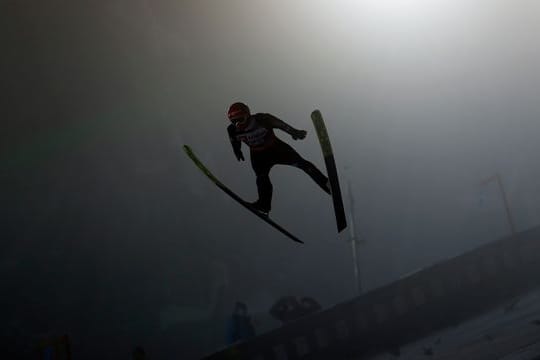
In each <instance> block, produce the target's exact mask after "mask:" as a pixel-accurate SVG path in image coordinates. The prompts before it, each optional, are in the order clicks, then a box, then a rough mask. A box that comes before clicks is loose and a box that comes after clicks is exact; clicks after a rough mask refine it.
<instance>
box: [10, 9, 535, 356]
mask: <svg viewBox="0 0 540 360" xmlns="http://www.w3.org/2000/svg"><path fill="white" fill-rule="evenodd" d="M0 14H1V15H0V28H1V31H0V37H1V41H2V49H3V50H2V56H0V63H1V64H2V66H1V71H2V82H1V84H2V89H3V91H2V107H1V109H2V110H1V118H2V131H0V139H1V144H0V151H1V152H0V159H1V160H0V161H1V163H2V166H1V168H2V171H1V173H0V174H1V178H2V193H1V204H2V206H1V218H2V219H3V221H2V222H1V224H2V225H1V238H2V249H3V250H2V252H1V253H0V268H1V272H2V278H1V282H0V287H1V288H2V289H3V291H2V292H3V296H2V297H1V304H2V306H1V311H2V317H3V318H4V319H5V322H6V323H7V326H6V327H5V328H4V329H3V331H4V332H5V333H6V334H5V335H6V336H2V337H3V338H6V339H17V341H19V342H21V343H24V344H26V343H31V342H32V341H34V339H37V338H39V337H40V336H42V334H49V335H56V334H58V333H60V334H62V333H64V332H68V333H70V334H71V336H72V337H73V338H74V340H73V341H74V346H73V351H74V354H75V358H77V359H86V358H88V359H89V358H95V357H96V356H98V355H97V354H100V355H99V356H98V357H101V358H106V357H103V356H108V354H115V355H114V356H116V357H118V356H127V355H123V354H129V352H130V351H131V347H133V346H135V345H137V344H143V345H145V346H148V347H149V348H151V349H159V348H160V346H161V345H160V340H159V339H160V336H161V335H160V334H161V333H160V331H163V330H162V329H163V326H164V325H163V324H164V321H165V323H166V324H168V322H167V321H172V322H179V323H182V321H183V320H182V317H181V316H180V317H178V316H177V317H175V318H174V319H167V314H169V313H170V312H171V311H172V312H175V311H176V312H181V310H178V309H187V310H186V311H185V313H186V314H188V315H185V316H186V317H188V318H190V319H192V318H195V319H197V318H198V316H199V315H197V314H199V312H200V313H201V314H203V315H200V316H199V318H200V317H202V318H204V317H205V316H206V315H205V314H206V313H207V312H205V311H207V310H206V309H209V308H212V307H213V306H214V302H215V301H216V299H215V296H216V295H215V294H216V291H217V290H216V289H217V288H219V287H220V286H222V285H224V284H225V285H226V287H225V288H226V290H225V295H224V298H223V299H225V300H223V301H224V305H223V306H224V309H225V310H224V314H225V315H227V314H228V313H229V312H230V311H232V304H234V302H235V301H237V300H240V301H243V302H245V303H246V304H248V306H249V310H250V312H252V313H266V312H267V311H268V309H269V307H270V306H271V305H272V304H273V303H274V302H275V301H276V300H277V299H278V298H279V297H281V296H284V295H307V296H311V297H313V298H315V299H317V301H319V302H320V303H321V304H322V305H323V307H329V306H332V305H334V304H337V303H339V302H341V301H345V300H347V299H350V298H351V297H353V296H356V295H357V294H356V289H355V280H354V276H353V275H354V274H353V263H352V255H351V248H350V243H349V242H348V237H349V234H348V233H347V232H345V233H343V234H342V235H339V236H338V235H337V234H336V232H335V224H334V217H333V216H334V215H333V211H332V207H331V201H330V199H329V198H328V196H327V195H326V194H324V193H323V192H321V191H320V189H319V188H318V187H317V186H316V185H315V184H314V183H313V182H312V181H311V180H310V179H309V178H308V177H307V176H306V175H305V174H303V173H302V172H300V171H298V170H296V169H293V168H289V167H275V168H274V169H273V170H272V173H271V178H272V181H273V183H274V202H273V210H272V214H271V215H272V217H273V219H275V220H276V221H277V222H278V223H280V224H281V225H283V226H284V227H286V228H287V229H288V230H290V231H291V232H293V233H294V234H295V235H297V236H298V237H300V238H302V239H303V240H304V241H305V243H306V244H305V245H298V244H296V243H293V242H291V241H289V240H288V239H287V238H285V237H284V236H282V235H281V234H279V233H278V232H276V231H275V230H274V229H272V228H271V227H269V226H268V225H267V224H265V223H264V222H262V221H260V220H259V219H257V218H256V217H254V216H253V215H252V214H250V213H249V212H247V211H246V210H245V209H243V208H242V207H240V206H238V205H237V204H236V203H235V202H234V201H232V200H231V199H230V198H229V197H228V196H227V195H225V194H223V193H222V192H220V191H219V189H218V188H216V187H215V186H214V185H213V184H212V183H211V182H210V181H208V180H207V179H206V178H205V177H204V175H203V174H202V173H200V171H199V170H198V169H197V168H196V167H195V166H193V164H192V163H191V162H190V160H189V159H188V158H187V157H186V156H185V154H184V153H183V152H182V145H183V144H188V145H190V146H192V148H193V149H194V151H195V152H196V153H197V155H198V156H199V157H200V158H201V160H202V161H203V162H204V163H205V164H206V165H207V166H208V167H209V168H210V169H211V170H212V171H213V173H214V174H215V175H216V176H217V177H218V178H220V179H221V180H222V181H223V182H224V183H225V184H227V185H228V186H230V188H231V189H233V190H234V191H236V192H238V194H239V195H240V196H242V197H244V198H246V199H248V200H252V199H253V200H254V199H255V196H256V187H255V179H254V175H253V172H252V170H251V168H250V166H249V161H246V162H245V163H239V162H237V161H236V159H235V157H234V155H233V153H232V149H231V146H230V143H229V141H228V138H227V134H226V126H227V125H228V120H227V119H226V110H227V107H228V106H229V105H230V104H231V103H232V102H235V101H243V102H246V103H247V104H248V105H249V106H250V107H251V109H252V111H253V112H268V113H272V114H274V115H275V116H278V117H279V118H281V119H283V120H284V121H286V122H288V123H289V124H291V125H292V126H295V127H297V128H301V129H306V130H307V131H308V137H307V138H306V139H305V140H303V141H293V140H292V139H291V138H290V137H289V136H288V135H287V134H285V133H283V132H279V131H278V136H279V137H280V138H281V139H283V140H285V141H286V142H287V143H289V144H291V145H293V146H294V147H295V148H296V149H297V150H298V151H299V152H300V153H301V154H302V155H303V156H304V157H306V158H307V159H308V160H310V161H312V162H314V163H315V164H316V165H318V166H319V167H320V168H321V169H324V162H323V158H322V154H321V152H320V147H319V144H318V141H317V139H316V136H315V133H314V130H313V128H312V124H311V120H310V118H309V115H310V113H311V111H312V110H314V109H320V110H321V112H322V114H323V115H324V117H325V120H326V122H327V127H328V130H329V133H330V136H331V140H332V145H333V148H334V153H335V156H336V161H337V165H338V171H339V174H340V176H341V185H342V188H343V189H346V188H347V186H346V185H347V183H348V182H350V184H351V187H352V189H353V195H354V198H355V204H356V207H355V213H356V218H355V219H354V221H355V223H356V226H357V229H358V231H359V233H360V236H361V237H362V239H363V240H365V242H363V243H362V244H361V246H360V247H359V250H358V251H359V258H360V263H361V277H362V283H363V287H364V290H365V291H367V290H370V289H373V288H376V287H378V286H381V285H383V284H386V283H388V282H390V281H392V280H395V279H397V278H399V277H401V276H403V275H404V274H407V273H409V272H411V271H414V270H416V269H418V268H421V267H424V266H427V265H430V264H433V263H435V262H437V261H440V260H441V259H444V258H447V257H451V256H455V255H458V254H460V253H462V252H464V251H466V250H470V249H472V248H475V247H476V246H478V245H480V244H484V243H486V242H489V241H493V240H495V239H497V238H500V237H501V236H505V235H507V234H508V233H509V232H510V228H509V224H508V221H507V216H506V213H505V209H504V204H503V202H502V199H501V194H500V192H499V189H498V187H497V184H496V182H494V181H490V182H487V183H485V184H484V185H481V182H482V181H483V180H485V179H488V178H490V177H491V176H493V175H495V174H499V175H500V178H501V179H502V182H503V184H504V187H505V190H506V194H507V197H508V201H509V205H510V210H511V215H512V217H513V220H514V222H515V226H516V229H517V230H518V231H520V230H525V229H528V228H530V227H532V226H535V225H538V224H539V223H540V205H539V203H538V199H539V196H540V185H539V181H538V179H539V176H540V167H539V166H538V153H540V142H539V141H538V134H539V133H540V101H539V94H540V71H539V69H538V64H539V63H540V42H539V41H538V34H539V31H540V26H539V24H540V3H538V2H536V1H527V0H519V1H516V0H512V1H510V0H504V1H499V0H493V1H477V2H474V3H472V2H470V1H465V0H461V1H456V0H429V1H428V0H407V1H397V0H395V1H391V0H363V1H346V0H340V1H305V0H303V1H294V2H288V1H284V0H279V1H271V2H270V1H246V0H231V1H227V2H223V1H221V2H220V1H172V0H154V1H143V0H139V1H121V0H108V1H92V2H88V3H83V2H66V1H59V0H53V1H47V2H43V1H25V2H20V1H2V2H1V3H0ZM244 154H245V155H247V154H248V151H247V149H246V148H245V146H244ZM344 200H345V203H346V206H347V207H348V206H349V204H350V202H349V194H348V193H347V192H345V194H344ZM171 309H172V310H171ZM168 311H169V312H168ZM164 319H165V320H164ZM190 321H191V320H190ZM119 334H121V335H119ZM120 337H121V338H122V340H121V341H120V340H118V341H117V343H116V344H117V346H115V345H110V342H109V340H110V339H111V338H120ZM20 346H23V345H20ZM183 346H187V345H185V344H184V345H182V344H178V347H176V348H174V349H171V350H170V352H169V353H168V354H169V355H174V356H177V357H178V356H181V355H182V354H183V353H185V354H187V350H185V348H184V347H183ZM206 350H207V351H212V350H213V348H211V347H210V348H208V349H206ZM103 354H105V355H103ZM154 354H155V356H154V357H152V358H158V351H157V350H156V351H154ZM110 356H111V358H112V357H114V356H113V355H110Z"/></svg>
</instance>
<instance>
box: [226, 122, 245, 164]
mask: <svg viewBox="0 0 540 360" xmlns="http://www.w3.org/2000/svg"><path fill="white" fill-rule="evenodd" d="M227 132H228V133H229V140H230V141H231V145H232V148H233V152H234V155H235V156H236V159H238V161H244V154H242V142H240V140H238V139H237V138H236V136H234V125H229V127H228V128H227Z"/></svg>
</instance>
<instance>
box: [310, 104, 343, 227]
mask: <svg viewBox="0 0 540 360" xmlns="http://www.w3.org/2000/svg"><path fill="white" fill-rule="evenodd" d="M311 120H312V121H313V126H315V130H316V132H317V137H318V138H319V143H320V144H321V149H322V153H323V157H324V162H325V165H326V172H327V173H328V179H329V180H330V188H331V190H332V201H333V203H334V212H335V214H336V223H337V230H338V232H341V231H342V230H343V229H345V228H346V227H347V217H346V215H345V209H344V207H343V199H342V197H341V189H340V187H339V178H338V173H337V168H336V162H335V160H334V152H333V151H332V145H331V144H330V138H329V137H328V132H327V131H326V126H325V125H324V120H323V117H322V115H321V112H320V111H319V110H315V111H313V112H312V113H311Z"/></svg>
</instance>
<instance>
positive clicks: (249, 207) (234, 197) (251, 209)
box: [184, 145, 304, 244]
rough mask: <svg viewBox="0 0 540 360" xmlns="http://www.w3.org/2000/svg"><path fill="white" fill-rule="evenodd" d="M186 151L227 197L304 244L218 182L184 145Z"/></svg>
mask: <svg viewBox="0 0 540 360" xmlns="http://www.w3.org/2000/svg"><path fill="white" fill-rule="evenodd" d="M184 151H185V152H186V154H187V156H189V158H190V159H191V160H192V161H193V162H194V163H195V165H196V166H197V167H198V168H199V169H200V170H201V171H202V172H203V173H204V175H206V176H207V177H208V178H209V179H210V180H211V181H212V182H213V183H214V184H216V186H217V187H218V188H220V189H221V190H222V191H223V192H225V193H226V194H227V195H229V196H230V197H231V198H233V199H234V200H236V201H237V202H238V203H239V204H240V205H242V206H243V207H245V208H246V209H248V210H249V211H251V212H252V213H253V214H255V215H257V216H258V217H259V218H260V219H262V220H264V221H265V222H266V223H268V224H270V225H271V226H272V227H274V228H275V229H276V230H278V231H279V232H281V233H282V234H284V235H285V236H287V237H288V238H290V239H291V240H293V241H296V242H298V243H302V244H303V243H304V242H303V241H302V240H300V239H298V238H297V237H296V236H294V235H293V234H291V233H290V232H288V231H287V230H285V229H284V228H283V227H282V226H280V225H279V224H278V223H276V222H275V221H274V220H272V219H270V218H269V217H268V215H264V214H261V213H260V212H258V211H257V210H255V209H254V208H253V207H252V206H251V204H249V203H248V202H246V201H245V200H244V199H242V198H241V197H240V196H238V195H236V193H234V192H233V191H232V190H231V189H229V188H228V187H227V186H225V185H224V184H223V183H222V182H221V181H219V180H218V178H216V177H215V176H214V175H213V174H212V173H211V172H210V170H208V168H207V167H206V166H205V165H204V164H203V163H202V162H201V161H200V160H199V158H197V156H196V155H195V153H194V152H193V150H192V149H191V148H190V147H189V146H187V145H184Z"/></svg>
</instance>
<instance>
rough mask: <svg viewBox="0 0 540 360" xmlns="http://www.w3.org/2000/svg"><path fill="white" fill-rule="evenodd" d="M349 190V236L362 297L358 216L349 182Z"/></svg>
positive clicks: (356, 277) (357, 282)
mask: <svg viewBox="0 0 540 360" xmlns="http://www.w3.org/2000/svg"><path fill="white" fill-rule="evenodd" d="M347 189H348V192H349V206H350V208H349V212H350V213H349V216H350V221H349V234H350V241H351V250H352V256H353V264H354V279H355V283H356V291H357V293H358V295H362V280H361V276H360V264H359V262H358V250H357V244H358V238H357V236H356V226H355V225H356V216H355V213H354V197H353V193H352V187H351V182H350V181H348V182H347Z"/></svg>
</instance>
